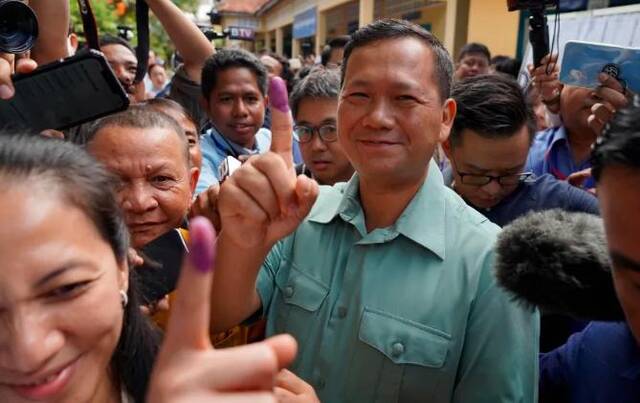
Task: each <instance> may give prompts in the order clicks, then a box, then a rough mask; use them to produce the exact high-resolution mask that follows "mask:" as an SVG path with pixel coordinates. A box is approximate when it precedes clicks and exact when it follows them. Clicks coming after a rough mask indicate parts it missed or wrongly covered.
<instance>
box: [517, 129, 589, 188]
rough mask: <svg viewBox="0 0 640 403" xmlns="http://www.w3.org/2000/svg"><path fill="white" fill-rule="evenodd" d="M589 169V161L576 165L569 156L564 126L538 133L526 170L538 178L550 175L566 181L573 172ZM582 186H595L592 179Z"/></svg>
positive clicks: (569, 147)
mask: <svg viewBox="0 0 640 403" xmlns="http://www.w3.org/2000/svg"><path fill="white" fill-rule="evenodd" d="M587 168H591V160H590V159H589V158H587V159H586V160H585V161H582V162H580V163H576V162H575V161H574V160H573V155H572V154H571V145H570V144H569V139H568V138H567V131H566V130H565V128H564V126H558V127H551V128H549V129H546V130H544V131H541V132H539V133H538V134H537V135H536V138H535V139H534V141H533V144H532V145H531V149H530V150H529V157H528V158H527V165H526V168H525V169H526V170H527V171H531V172H533V173H535V174H536V175H538V176H542V175H544V174H551V175H553V176H555V177H556V178H558V179H560V180H564V179H567V178H568V177H569V175H571V174H572V173H574V172H578V171H582V170H584V169H587ZM584 186H585V187H587V188H592V187H594V186H595V182H594V180H593V178H589V179H587V180H586V181H585V183H584Z"/></svg>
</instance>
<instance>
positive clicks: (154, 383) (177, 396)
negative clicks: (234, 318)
mask: <svg viewBox="0 0 640 403" xmlns="http://www.w3.org/2000/svg"><path fill="white" fill-rule="evenodd" d="M189 227H190V238H191V242H190V245H189V250H190V253H189V255H188V256H187V258H186V259H185V262H184V266H183V268H182V271H181V274H180V280H179V282H178V292H177V297H176V300H175V303H174V305H173V312H172V315H171V317H170V318H169V324H168V327H167V331H166V333H165V339H164V342H163V344H162V347H161V349H160V353H159V356H158V359H157V361H156V364H155V367H154V369H153V373H152V376H151V383H150V388H149V392H148V395H147V401H149V402H153V403H169V402H171V403H199V402H211V401H215V402H220V403H225V402H229V403H231V402H233V403H237V402H246V403H261V402H275V401H276V398H275V396H274V392H273V388H274V386H275V383H276V376H277V374H278V372H279V370H280V369H281V368H283V367H285V366H287V365H288V364H289V363H290V362H291V361H292V360H293V358H294V356H295V352H296V343H295V340H293V338H292V337H290V336H287V335H282V336H276V337H273V338H271V339H268V340H266V341H264V342H262V343H256V344H251V345H247V346H242V347H234V348H228V349H223V350H214V349H213V348H212V346H211V342H210V339H209V324H210V316H209V313H210V307H209V303H208V301H209V294H210V292H211V280H212V277H213V262H214V255H215V232H214V230H213V227H212V226H211V223H209V222H208V221H207V220H206V219H205V218H203V217H197V218H195V219H193V220H192V221H191V223H190V226H189Z"/></svg>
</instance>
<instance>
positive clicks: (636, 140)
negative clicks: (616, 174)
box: [591, 95, 640, 181]
mask: <svg viewBox="0 0 640 403" xmlns="http://www.w3.org/2000/svg"><path fill="white" fill-rule="evenodd" d="M591 161H592V168H591V173H592V174H593V177H594V178H595V179H596V181H598V180H600V178H601V176H602V171H603V170H604V169H605V168H606V167H608V166H612V165H617V166H624V167H629V168H633V169H638V170H640V98H638V96H637V95H636V97H635V99H634V102H633V104H632V105H630V106H628V107H627V108H625V109H621V110H619V111H618V113H616V115H615V116H614V117H613V119H612V120H611V122H609V124H608V125H607V127H606V128H605V129H604V132H603V133H602V136H601V137H600V138H599V139H598V142H597V143H596V145H595V147H594V150H593V154H592V157H591Z"/></svg>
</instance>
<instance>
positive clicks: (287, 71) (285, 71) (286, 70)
mask: <svg viewBox="0 0 640 403" xmlns="http://www.w3.org/2000/svg"><path fill="white" fill-rule="evenodd" d="M263 56H269V57H272V58H274V59H276V60H277V61H278V63H280V65H282V73H280V78H281V79H283V80H284V81H285V82H286V83H287V91H288V92H291V90H292V89H293V83H294V81H295V75H294V74H293V71H291V63H289V59H287V58H286V57H284V56H280V55H279V54H277V53H274V52H265V53H263Z"/></svg>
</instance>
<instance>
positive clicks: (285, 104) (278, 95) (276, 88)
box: [269, 77, 289, 113]
mask: <svg viewBox="0 0 640 403" xmlns="http://www.w3.org/2000/svg"><path fill="white" fill-rule="evenodd" d="M269 103H270V105H271V107H273V108H276V109H277V110H279V111H280V112H283V113H287V112H289V95H288V94H287V84H286V83H285V82H284V80H283V79H282V78H280V77H273V78H271V79H270V80H269Z"/></svg>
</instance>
